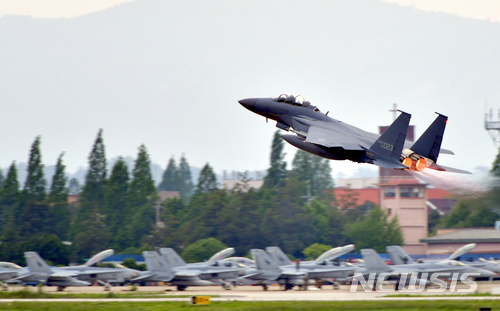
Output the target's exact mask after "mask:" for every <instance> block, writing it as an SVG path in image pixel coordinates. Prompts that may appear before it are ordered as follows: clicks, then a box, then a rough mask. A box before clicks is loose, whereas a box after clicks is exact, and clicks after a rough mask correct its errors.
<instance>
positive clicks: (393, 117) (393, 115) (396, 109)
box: [389, 103, 398, 121]
mask: <svg viewBox="0 0 500 311" xmlns="http://www.w3.org/2000/svg"><path fill="white" fill-rule="evenodd" d="M389 111H390V112H392V120H393V121H394V120H396V117H397V116H396V114H397V113H398V104H396V103H394V104H392V110H389Z"/></svg>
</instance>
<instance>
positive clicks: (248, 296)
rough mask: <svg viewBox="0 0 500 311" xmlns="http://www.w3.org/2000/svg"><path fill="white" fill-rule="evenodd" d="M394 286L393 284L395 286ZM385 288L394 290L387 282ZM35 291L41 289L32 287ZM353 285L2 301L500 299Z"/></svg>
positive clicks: (483, 289)
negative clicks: (410, 293) (352, 287)
mask: <svg viewBox="0 0 500 311" xmlns="http://www.w3.org/2000/svg"><path fill="white" fill-rule="evenodd" d="M392 287H393V286H392ZM492 287H500V283H484V284H478V289H477V290H476V291H475V292H476V293H489V292H490V290H491V288H492ZM457 288H463V289H466V288H469V286H467V285H463V284H461V285H457ZM19 289H21V287H17V286H13V287H11V288H10V289H9V290H10V291H15V290H19ZM129 289H130V287H127V286H122V287H112V288H111V291H112V292H114V293H127V292H129ZM384 289H389V290H390V289H391V287H390V286H387V285H385V286H384ZM31 290H34V291H36V290H38V289H37V288H36V287H32V288H31ZM349 290H350V286H349V285H344V286H341V287H340V289H339V290H334V289H333V288H332V286H323V288H322V289H321V290H320V289H317V288H315V287H313V286H311V287H310V288H309V289H308V290H305V291H304V290H291V291H283V290H280V287H279V286H270V287H269V290H268V291H263V290H262V288H261V287H260V286H238V287H236V288H234V289H232V290H224V289H223V288H221V287H219V286H203V287H188V288H187V290H185V291H177V290H176V288H175V287H169V286H142V287H138V288H137V291H135V292H144V293H147V292H163V293H164V294H161V295H160V294H158V296H157V298H61V299H0V302H14V301H75V302H90V301H101V302H104V301H109V302H119V301H129V302H147V301H186V302H187V301H189V298H174V297H172V298H169V296H179V295H189V296H204V295H218V296H219V297H211V298H210V300H211V301H356V300H364V301H370V300H372V301H382V300H389V301H390V300H500V296H459V295H463V294H461V293H451V292H449V291H448V290H447V291H445V292H444V293H440V294H437V295H438V296H437V297H434V296H432V297H431V296H430V295H436V293H429V292H427V291H424V292H422V293H416V295H423V296H424V297H385V296H386V295H390V294H398V293H397V292H392V293H391V292H375V291H372V292H365V291H364V290H363V289H362V288H361V286H358V288H357V291H356V292H350V291H349ZM44 291H45V292H48V293H60V294H62V295H64V293H65V292H66V293H108V292H105V291H104V288H103V287H102V286H89V287H68V288H66V289H65V290H64V292H57V287H44Z"/></svg>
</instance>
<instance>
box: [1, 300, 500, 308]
mask: <svg viewBox="0 0 500 311" xmlns="http://www.w3.org/2000/svg"><path fill="white" fill-rule="evenodd" d="M485 307H487V308H491V309H492V310H498V309H499V308H500V301H474V300H469V301H442V300H440V301H380V302H379V301H375V302H374V301H371V302H369V301H349V302H335V301H332V302H311V301H282V302H211V304H210V305H204V306H192V305H189V304H188V303H187V302H105V301H103V302H85V303H79V302H74V303H73V302H56V301H54V302H14V303H0V310H62V311H65V310H112V311H113V310H116V311H118V310H120V311H122V310H140V311H149V310H151V311H157V310H173V311H176V310H190V309H197V310H203V311H209V310H218V311H226V310H227V311H262V310H278V311H281V310H314V311H322V310H397V311H414V310H427V311H428V310H447V311H455V310H479V309H480V308H485Z"/></svg>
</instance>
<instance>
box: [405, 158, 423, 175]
mask: <svg viewBox="0 0 500 311" xmlns="http://www.w3.org/2000/svg"><path fill="white" fill-rule="evenodd" d="M403 164H404V165H406V166H408V169H409V170H410V171H419V172H420V171H422V170H423V169H424V168H426V167H427V163H426V161H425V159H424V158H420V159H418V160H417V161H414V160H412V159H410V158H405V159H404V160H403Z"/></svg>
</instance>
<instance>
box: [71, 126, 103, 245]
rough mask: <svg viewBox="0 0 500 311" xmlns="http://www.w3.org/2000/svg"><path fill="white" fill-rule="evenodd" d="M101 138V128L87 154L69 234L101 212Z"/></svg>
mask: <svg viewBox="0 0 500 311" xmlns="http://www.w3.org/2000/svg"><path fill="white" fill-rule="evenodd" d="M104 149H105V148H104V141H103V138H102V129H100V130H99V133H98V134H97V138H96V140H95V142H94V145H93V146H92V150H91V151H90V155H89V169H88V171H87V175H86V176H85V185H84V186H83V189H82V191H81V193H80V197H79V202H80V205H79V208H78V210H77V213H76V219H75V222H74V224H73V226H72V227H71V230H70V231H71V232H70V236H71V237H73V238H74V237H76V236H77V235H79V234H80V233H81V232H82V230H83V229H84V228H82V226H83V223H84V222H85V221H87V220H89V218H90V217H93V216H92V215H95V214H96V213H102V207H103V205H104V186H105V184H106V174H107V171H106V155H105V150H104Z"/></svg>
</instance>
